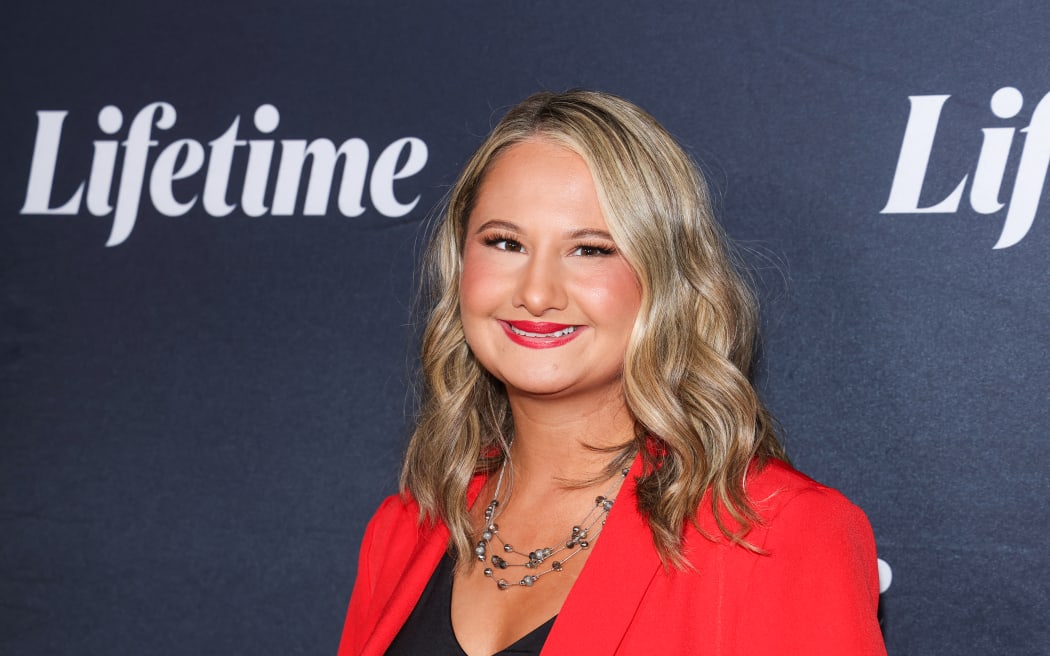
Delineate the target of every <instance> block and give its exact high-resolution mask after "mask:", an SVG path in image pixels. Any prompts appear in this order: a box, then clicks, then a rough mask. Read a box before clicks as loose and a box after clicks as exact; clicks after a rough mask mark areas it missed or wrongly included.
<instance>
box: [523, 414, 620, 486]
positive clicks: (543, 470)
mask: <svg viewBox="0 0 1050 656" xmlns="http://www.w3.org/2000/svg"><path fill="white" fill-rule="evenodd" d="M510 406H511V412H512V413H513V417H514V443H513V445H512V446H511V463H512V466H513V468H514V475H515V480H516V481H517V483H516V485H518V486H532V485H537V486H540V487H548V486H557V487H564V485H565V484H566V482H567V481H569V482H572V481H587V480H592V479H595V478H596V477H598V476H600V475H601V473H602V471H603V470H604V469H605V468H606V467H607V466H608V465H609V462H610V461H611V460H612V459H613V458H614V457H615V455H616V454H615V453H613V452H610V451H605V450H601V449H606V448H610V447H613V448H614V447H617V446H621V445H623V444H625V443H627V442H629V441H630V440H631V439H632V438H633V437H634V430H635V422H634V419H633V418H632V417H631V413H630V412H629V411H628V409H627V406H626V403H625V402H624V400H623V398H622V396H620V395H617V396H616V397H615V398H601V399H597V400H595V399H589V400H586V401H581V400H579V399H573V400H552V399H536V398H531V397H516V396H512V397H511V398H510Z"/></svg>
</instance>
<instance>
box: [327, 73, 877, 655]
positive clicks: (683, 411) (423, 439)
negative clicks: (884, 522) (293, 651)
mask: <svg viewBox="0 0 1050 656" xmlns="http://www.w3.org/2000/svg"><path fill="white" fill-rule="evenodd" d="M429 262H430V265H429V274H430V279H431V280H430V283H431V292H432V298H433V302H432V308H431V311H430V314H429V316H428V320H427V327H426V331H425V334H424V337H423V347H422V358H421V362H422V367H423V373H424V375H425V386H424V389H423V403H422V406H421V409H420V414H419V417H418V420H417V424H416V428H415V431H414V433H413V435H412V439H411V442H410V444H409V448H408V452H407V454H406V457H405V464H404V468H403V470H402V479H401V483H402V493H401V494H400V495H399V496H396V497H391V498H390V499H388V500H387V501H386V502H384V504H383V506H382V507H381V508H380V509H379V511H378V512H377V513H376V515H375V517H374V518H373V520H372V522H371V523H370V524H369V527H368V530H367V532H366V535H365V539H364V544H363V545H362V548H361V557H360V560H359V568H358V576H357V582H356V583H355V585H354V592H353V596H352V598H351V601H350V608H349V611H348V615H347V620H346V626H345V629H344V633H343V639H342V642H341V645H340V654H341V655H343V656H345V655H350V654H384V653H385V654H394V655H396V654H421V653H426V654H456V655H460V654H464V653H466V654H470V655H472V656H473V655H475V654H486V655H487V654H493V653H516V654H523V653H524V654H530V653H531V654H537V653H541V652H542V653H543V654H574V655H576V654H579V653H581V652H582V653H588V654H632V655H633V654H646V653H657V652H658V653H670V654H684V653H690V654H704V653H710V654H770V653H776V654H780V653H785V654H787V653H790V654H795V653H798V654H807V655H814V654H817V655H820V654H827V655H829V656H830V655H832V654H835V655H839V654H862V655H866V654H884V653H885V649H884V647H883V644H882V638H881V635H880V633H879V628H878V624H877V620H876V606H877V603H878V578H877V571H876V557H875V548H874V541H873V538H872V534H871V528H870V526H869V525H868V522H867V519H866V518H865V517H864V514H863V513H862V512H861V511H860V510H859V509H857V508H856V507H855V506H853V505H852V504H850V503H849V501H847V500H846V499H845V498H844V497H843V496H842V495H841V494H839V493H837V492H835V491H834V490H831V489H829V488H827V487H825V486H823V485H820V484H819V483H816V482H814V481H813V480H811V479H809V478H807V477H805V476H804V475H802V474H800V473H798V472H797V471H795V470H794V469H792V468H791V467H790V465H789V464H787V461H786V458H785V455H784V452H783V449H782V448H781V446H780V443H779V441H778V440H777V437H776V435H775V433H774V430H773V420H772V418H771V417H770V416H769V414H768V412H767V411H766V409H765V407H764V406H763V405H762V403H761V401H760V400H759V399H758V396H757V394H756V393H755V391H754V388H753V387H752V386H751V383H750V381H749V376H750V369H751V363H752V357H753V352H754V343H755V331H756V325H757V317H756V313H755V309H754V307H755V306H754V302H753V300H752V296H751V294H750V292H749V290H748V288H747V287H746V285H744V283H743V281H742V279H741V278H740V276H739V275H738V274H737V272H736V270H735V269H734V267H733V266H732V264H731V260H730V256H729V253H728V249H727V246H726V243H725V240H724V238H723V236H722V234H721V231H720V229H719V228H718V226H717V224H716V223H715V222H714V219H713V216H712V212H711V208H710V204H709V202H708V199H707V192H706V187H705V185H704V183H703V180H702V179H701V178H700V176H699V173H698V172H697V170H696V167H695V166H694V165H693V164H692V162H691V161H690V160H689V158H688V157H687V156H686V155H685V153H684V152H682V150H681V148H680V147H679V146H678V145H677V144H676V143H675V142H674V140H673V139H672V138H671V137H670V136H669V135H668V134H667V132H666V131H664V129H663V128H662V127H661V126H660V125H659V124H658V123H657V122H656V121H655V120H653V119H652V117H650V116H649V115H648V114H646V113H645V112H644V111H642V110H641V109H639V108H638V107H636V106H634V105H632V104H631V103H628V102H627V101H625V100H622V99H620V98H617V97H615V96H611V95H608V94H602V93H595V92H586V91H575V92H568V93H565V94H549V93H542V94H537V95H535V96H532V97H530V98H528V99H526V100H525V101H524V102H522V103H521V104H520V105H518V106H517V107H515V108H513V109H512V110H511V111H510V112H509V113H508V114H507V116H505V117H504V118H503V120H502V121H501V122H500V123H499V125H497V126H496V128H495V129H494V130H493V132H492V134H490V135H489V137H488V138H487V139H486V140H485V142H484V143H483V144H482V145H481V147H480V148H479V150H478V152H477V153H475V155H474V157H473V158H472V159H471V160H470V162H469V163H468V164H467V166H466V168H465V170H464V171H463V173H462V174H461V176H460V178H459V180H458V182H457V184H456V186H455V188H454V189H453V192H452V195H451V197H450V201H449V206H448V208H447V211H446V212H445V214H444V216H443V218H442V220H441V222H440V223H439V225H438V226H437V230H436V233H435V235H434V239H433V241H432V243H431V246H430V251H429Z"/></svg>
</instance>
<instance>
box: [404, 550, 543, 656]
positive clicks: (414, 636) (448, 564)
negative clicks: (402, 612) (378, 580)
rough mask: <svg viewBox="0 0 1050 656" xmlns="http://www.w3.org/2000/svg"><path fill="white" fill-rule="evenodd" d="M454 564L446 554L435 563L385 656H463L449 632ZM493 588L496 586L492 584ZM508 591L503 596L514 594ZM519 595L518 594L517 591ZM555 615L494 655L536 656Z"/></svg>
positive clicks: (454, 638) (513, 591)
mask: <svg viewBox="0 0 1050 656" xmlns="http://www.w3.org/2000/svg"><path fill="white" fill-rule="evenodd" d="M454 568H455V565H454V563H453V561H452V558H451V557H450V556H449V555H447V554H446V555H445V557H444V558H442V559H441V562H440V563H439V564H438V567H437V569H436V570H435V571H434V575H433V576H431V577H430V581H428V582H427V587H426V588H425V589H424V590H423V595H422V596H421V597H420V598H419V602H418V603H417V604H416V607H415V608H413V609H412V614H411V615H409V616H408V621H406V622H405V625H404V626H403V627H401V631H400V632H399V633H398V634H397V637H396V638H394V642H393V643H392V644H391V645H390V648H389V649H387V652H386V656H420V655H421V654H425V655H427V656H430V655H431V654H433V656H466V652H464V651H463V648H462V647H460V646H459V642H458V641H457V640H456V634H455V632H453V630H452V571H453V569H454ZM493 585H495V584H493ZM515 592H516V591H515V590H508V591H507V593H506V594H515ZM517 592H521V591H517ZM556 617H557V616H555V617H552V618H550V619H549V620H547V621H546V622H545V623H544V624H542V625H540V626H538V627H536V628H535V629H533V630H532V631H530V632H529V633H527V634H525V635H524V636H522V638H521V639H520V640H518V641H517V642H515V643H514V644H513V645H511V646H509V647H507V648H506V649H504V650H502V651H499V652H496V654H494V656H501V655H503V654H518V655H521V654H527V655H530V656H538V655H539V653H540V650H541V649H543V643H544V642H546V641H547V634H549V633H550V632H551V626H553V625H554V620H555V618H556Z"/></svg>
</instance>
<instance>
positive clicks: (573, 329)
mask: <svg viewBox="0 0 1050 656" xmlns="http://www.w3.org/2000/svg"><path fill="white" fill-rule="evenodd" d="M507 325H508V326H510V331H511V332H512V333H514V334H515V335H521V336H522V337H547V338H552V337H565V336H566V335H571V334H572V333H574V332H576V326H569V327H568V328H565V329H563V330H557V331H555V332H553V333H530V332H526V331H524V330H519V329H518V328H515V327H514V326H512V325H511V324H507Z"/></svg>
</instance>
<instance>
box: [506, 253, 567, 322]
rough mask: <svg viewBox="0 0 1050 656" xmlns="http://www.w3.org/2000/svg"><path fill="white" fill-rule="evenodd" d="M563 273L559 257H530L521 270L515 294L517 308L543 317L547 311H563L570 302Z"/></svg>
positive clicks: (514, 300)
mask: <svg viewBox="0 0 1050 656" xmlns="http://www.w3.org/2000/svg"><path fill="white" fill-rule="evenodd" d="M562 274H563V272H562V271H561V267H560V266H559V261H558V258H557V256H553V257H537V256H535V255H533V256H531V257H529V260H528V262H527V263H526V264H525V266H524V267H522V269H521V270H520V274H519V275H520V277H519V280H518V284H517V289H516V290H515V293H514V298H513V303H514V306H515V307H521V308H525V309H526V310H528V311H529V314H531V315H533V316H536V317H538V316H541V315H543V314H544V313H545V312H547V310H563V309H565V306H566V304H567V302H568V295H567V294H566V292H565V285H564V279H563V275H562Z"/></svg>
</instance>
